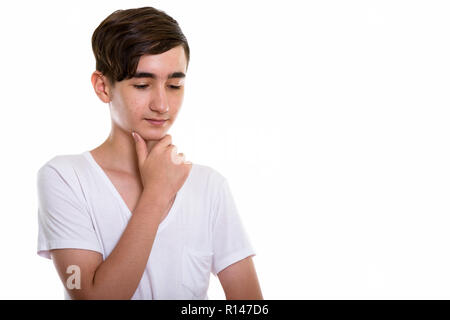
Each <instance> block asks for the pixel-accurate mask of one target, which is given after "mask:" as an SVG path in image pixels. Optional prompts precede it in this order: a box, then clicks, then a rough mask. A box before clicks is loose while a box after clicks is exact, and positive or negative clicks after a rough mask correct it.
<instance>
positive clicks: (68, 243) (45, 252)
mask: <svg viewBox="0 0 450 320" xmlns="http://www.w3.org/2000/svg"><path fill="white" fill-rule="evenodd" d="M37 193H38V246H37V254H38V255H39V256H41V257H44V258H47V259H51V256H50V250H51V249H63V248H73V249H87V250H93V251H97V252H100V253H102V250H101V246H100V244H99V241H98V238H97V235H96V232H95V229H94V225H93V222H92V219H91V216H90V214H89V212H88V211H87V209H86V206H85V205H84V204H83V203H82V201H81V199H80V195H79V194H78V195H77V192H76V188H75V187H74V185H73V179H72V180H71V179H70V178H69V177H68V176H67V175H66V177H64V175H63V174H62V172H60V171H59V170H58V169H57V168H56V167H54V166H51V165H48V164H46V165H44V166H43V167H42V168H40V170H39V171H38V174H37Z"/></svg>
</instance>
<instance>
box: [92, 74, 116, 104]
mask: <svg viewBox="0 0 450 320" xmlns="http://www.w3.org/2000/svg"><path fill="white" fill-rule="evenodd" d="M91 82H92V86H93V87H94V91H95V93H96V94H97V96H98V97H99V98H100V100H102V101H103V102H105V103H108V102H110V101H111V100H112V90H111V86H110V83H109V81H108V79H107V78H106V77H105V76H104V75H103V74H102V73H101V72H100V71H98V70H95V71H94V73H93V74H92V76H91Z"/></svg>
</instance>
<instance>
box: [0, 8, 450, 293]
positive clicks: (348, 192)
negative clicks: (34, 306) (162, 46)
mask: <svg viewBox="0 0 450 320" xmlns="http://www.w3.org/2000/svg"><path fill="white" fill-rule="evenodd" d="M147 5H150V6H154V7H155V8H158V9H160V10H163V11H165V12H166V13H168V14H169V15H171V16H172V17H173V18H175V19H176V20H177V21H178V23H179V24H180V26H181V28H182V30H183V32H184V34H185V35H186V37H187V39H188V42H189V45H190V48H191V62H190V65H189V69H188V74H187V79H186V92H185V99H184V104H183V107H182V109H181V111H180V114H179V116H178V118H177V123H175V125H174V126H173V127H172V129H171V130H170V131H169V133H171V134H172V136H173V141H174V144H175V145H177V147H178V150H179V152H183V153H185V154H186V159H187V160H191V161H193V162H197V163H201V164H206V165H209V166H211V167H213V168H215V169H216V170H218V171H219V172H221V173H223V174H224V175H225V176H226V177H227V178H228V180H229V182H230V185H231V188H232V191H233V194H234V197H235V200H236V203H237V205H238V208H239V211H240V215H241V217H242V220H243V222H244V225H245V227H246V230H247V232H248V234H249V236H250V240H251V242H252V244H253V246H254V248H255V250H256V252H257V255H256V257H255V258H254V262H255V266H256V270H257V274H258V277H259V280H260V284H261V288H262V291H263V295H264V298H266V299H369V298H373V299H422V298H423V299H432V298H437V299H441V298H442V299H443V298H445V299H449V298H450V292H449V291H450V289H449V288H450V273H449V270H450V258H449V243H450V232H449V231H448V230H449V225H450V216H449V213H450V211H449V209H450V208H449V207H450V204H449V192H450V169H449V167H450V166H449V165H450V151H449V137H450V126H449V120H450V108H449V102H450V101H449V100H450V96H449V88H450V63H449V61H450V59H449V57H450V44H449V43H450V40H449V39H450V19H449V18H448V17H449V16H450V4H449V2H446V1H429V0H428V1H274V2H272V1H242V0H241V1H230V0H227V1H220V2H219V1H167V0H165V1H130V0H127V1H111V0H108V1H89V2H87V1H79V2H73V1H70V2H69V1H21V2H12V1H11V2H9V3H8V4H3V5H2V9H1V13H0V16H1V17H0V32H1V41H2V48H1V51H0V54H1V59H0V63H1V66H0V67H1V68H0V70H1V73H2V76H1V77H0V81H1V85H0V88H1V100H0V101H1V112H2V115H3V116H2V118H1V124H2V125H1V126H0V130H1V131H0V137H1V146H2V149H3V150H2V153H1V155H2V156H1V160H0V161H1V171H2V172H1V177H2V179H1V182H0V188H1V190H0V191H1V199H2V201H1V203H2V206H1V211H2V212H1V217H2V220H1V223H0V250H1V258H0V259H1V264H0V268H1V269H0V271H1V272H0V298H2V299H63V291H62V290H63V287H62V284H61V282H60V280H59V278H58V276H57V274H56V271H55V269H54V267H53V264H52V262H51V260H47V259H44V258H41V257H39V256H37V254H36V246H37V194H36V173H37V170H38V169H39V168H40V166H42V165H43V164H44V163H45V162H46V161H47V160H49V159H50V158H52V157H53V156H55V155H59V154H73V153H81V152H83V151H85V150H88V149H93V148H94V147H96V146H98V145H99V144H100V143H102V142H103V141H104V139H105V138H106V136H107V134H108V133H109V129H110V122H109V121H110V120H109V110H108V108H107V105H106V104H103V103H102V102H100V100H99V99H98V98H97V96H96V95H95V94H94V91H93V89H92V86H91V83H90V75H91V73H92V72H93V71H94V69H95V60H94V56H93V54H92V49H91V43H90V40H91V36H92V33H93V31H94V29H95V28H96V27H97V25H98V24H99V23H100V22H101V21H102V20H103V19H104V18H106V16H108V15H109V14H110V13H112V12H113V11H114V10H117V9H127V8H133V7H140V6H147ZM208 294H209V297H210V299H224V294H223V290H222V288H221V287H220V283H219V282H218V279H217V278H214V277H213V276H211V284H210V290H209V293H208Z"/></svg>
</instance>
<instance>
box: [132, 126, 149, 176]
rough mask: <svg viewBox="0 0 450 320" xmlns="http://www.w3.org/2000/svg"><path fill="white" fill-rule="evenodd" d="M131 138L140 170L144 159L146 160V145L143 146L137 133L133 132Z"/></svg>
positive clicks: (142, 141)
mask: <svg viewBox="0 0 450 320" xmlns="http://www.w3.org/2000/svg"><path fill="white" fill-rule="evenodd" d="M131 134H132V136H133V138H134V142H135V146H136V154H137V158H138V163H139V168H142V165H143V164H144V161H145V159H147V153H148V151H147V145H146V144H145V141H144V139H142V137H141V136H140V135H139V133H137V132H135V131H133V132H132V133H131Z"/></svg>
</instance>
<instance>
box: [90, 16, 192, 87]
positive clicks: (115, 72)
mask: <svg viewBox="0 0 450 320" xmlns="http://www.w3.org/2000/svg"><path fill="white" fill-rule="evenodd" d="M180 45H181V46H182V47H183V49H184V53H185V55H186V62H187V65H186V70H187V66H188V65H189V45H188V42H187V40H186V37H185V36H184V34H183V33H182V31H181V29H180V27H179V25H178V23H177V21H176V20H174V19H173V18H172V17H170V16H169V15H167V14H166V13H165V12H164V11H160V10H157V9H155V8H153V7H143V8H135V9H127V10H117V11H114V12H113V13H112V14H110V15H109V16H108V17H107V18H106V19H105V20H103V21H102V22H101V23H100V25H99V26H98V27H97V28H96V29H95V31H94V34H93V35H92V50H93V51H94V56H95V61H96V69H97V70H98V71H100V72H101V73H102V74H103V75H104V76H106V77H107V78H108V80H109V83H110V85H111V86H114V84H115V82H116V81H122V80H124V79H130V78H131V77H132V76H133V75H134V74H135V72H136V68H137V65H138V63H139V58H140V57H141V56H142V55H145V54H160V53H163V52H166V51H168V50H170V49H172V48H174V47H177V46H180Z"/></svg>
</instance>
